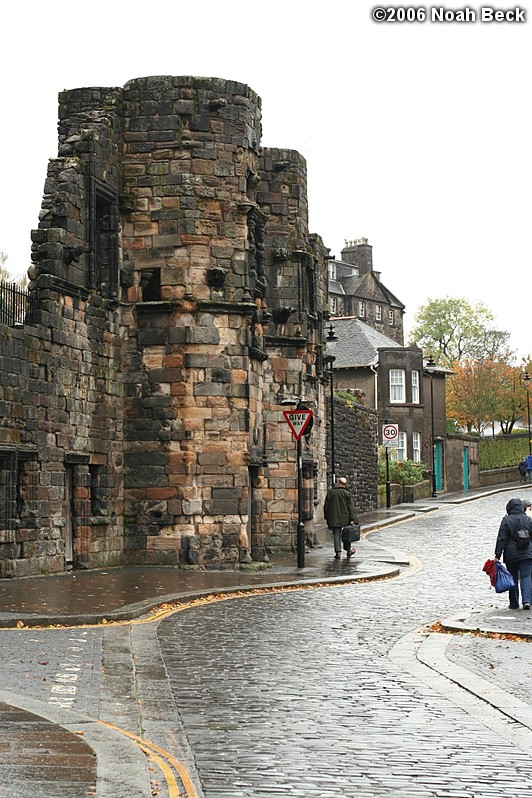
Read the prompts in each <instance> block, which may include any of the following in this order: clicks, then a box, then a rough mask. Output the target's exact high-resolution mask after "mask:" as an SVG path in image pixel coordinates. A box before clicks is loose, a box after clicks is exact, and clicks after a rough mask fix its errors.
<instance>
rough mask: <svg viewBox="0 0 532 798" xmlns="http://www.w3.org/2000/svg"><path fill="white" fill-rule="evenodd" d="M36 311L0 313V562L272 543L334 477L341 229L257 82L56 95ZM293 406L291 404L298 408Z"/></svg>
mask: <svg viewBox="0 0 532 798" xmlns="http://www.w3.org/2000/svg"><path fill="white" fill-rule="evenodd" d="M58 131H59V148H58V155H57V157H56V158H53V159H52V160H51V161H50V162H49V167H48V173H47V178H46V182H45V186H44V197H43V202H42V209H41V212H40V216H39V223H38V228H37V229H36V230H34V231H33V232H32V242H33V244H32V266H31V268H30V271H29V278H30V283H29V291H28V303H27V307H26V309H25V315H24V317H23V318H20V317H15V316H12V317H11V318H9V313H7V312H6V313H3V314H2V316H1V317H0V321H1V323H0V342H1V347H0V366H1V377H0V381H1V385H0V576H23V575H27V574H34V573H51V572H58V571H62V570H65V569H66V568H70V567H87V568H92V567H98V566H109V565H121V564H152V563H153V564H155V563H156V564H179V565H182V566H187V565H188V566H197V565H199V566H204V567H208V566H217V567H221V566H222V567H223V566H226V567H235V566H236V565H237V564H238V563H240V562H243V561H249V559H250V558H252V559H253V560H254V561H256V562H264V563H267V560H268V553H271V552H275V551H278V550H286V549H290V548H293V547H294V543H295V533H296V527H297V518H298V515H297V496H296V492H297V491H296V487H297V485H296V465H295V463H296V445H295V441H294V439H293V437H292V435H291V433H290V430H289V428H288V425H287V424H286V423H285V421H284V418H283V415H282V410H283V407H282V406H281V401H282V400H283V398H290V397H296V396H298V397H303V398H304V399H305V400H307V401H309V402H312V404H311V405H309V406H310V407H312V408H313V410H314V414H315V417H314V426H313V429H312V431H311V433H310V435H309V436H308V437H307V438H305V440H304V443H303V445H302V465H303V468H302V474H303V499H304V501H303V517H304V520H305V525H306V531H307V534H308V536H309V537H311V536H312V517H313V512H314V508H315V505H316V504H317V503H318V502H319V503H321V501H322V498H323V492H324V489H325V485H326V463H325V427H326V423H325V416H326V413H325V396H326V392H327V385H328V378H327V373H326V369H325V367H324V339H325V329H324V328H325V321H326V319H327V301H328V297H327V258H328V250H327V249H326V248H325V247H324V245H323V242H322V241H321V239H320V238H319V237H318V236H315V235H309V232H308V221H307V220H308V213H307V187H306V164H305V160H304V159H303V157H302V156H301V155H300V154H299V153H297V152H294V151H292V150H283V149H269V148H264V149H261V146H260V138H261V101H260V99H259V97H257V95H256V94H254V92H253V91H251V89H250V88H248V87H247V86H245V85H242V84H239V83H235V82H231V81H226V80H219V79H210V78H195V77H166V76H165V77H148V78H140V79H137V80H132V81H130V82H128V83H127V84H126V85H125V86H124V87H123V88H82V89H75V90H72V91H65V92H62V93H61V94H60V96H59V125H58ZM284 409H286V408H284Z"/></svg>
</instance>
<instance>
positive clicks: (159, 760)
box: [98, 720, 198, 798]
mask: <svg viewBox="0 0 532 798" xmlns="http://www.w3.org/2000/svg"><path fill="white" fill-rule="evenodd" d="M98 723H101V725H102V726H106V727H107V728H108V729H113V731H117V732H120V734H124V735H125V736H126V737H129V739H130V740H133V742H134V743H135V744H136V745H137V746H138V747H139V748H140V750H141V751H142V753H143V754H145V755H146V757H147V758H148V760H151V761H153V762H154V763H155V764H156V765H157V767H158V768H159V769H160V770H161V772H162V774H163V775H164V777H165V779H166V783H167V785H168V795H169V798H179V796H180V795H181V791H180V788H179V785H178V783H177V778H176V773H177V777H178V778H179V780H180V782H181V784H182V785H183V788H184V790H185V794H186V798H198V793H197V790H196V788H195V787H194V784H193V782H192V779H191V778H190V775H189V773H188V770H187V769H186V767H185V766H184V765H183V764H181V762H180V761H179V759H176V757H175V756H172V754H170V753H168V751H165V750H164V748H160V747H159V746H158V745H154V744H153V743H150V742H148V741H147V740H144V739H143V738H142V737H139V736H138V735H136V734H132V733H131V732H128V731H126V730H125V729H121V728H120V727H119V726H114V725H113V724H112V723H106V722H105V721H103V720H100V721H98Z"/></svg>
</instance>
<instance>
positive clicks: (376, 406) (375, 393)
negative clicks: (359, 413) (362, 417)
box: [370, 366, 379, 418]
mask: <svg viewBox="0 0 532 798" xmlns="http://www.w3.org/2000/svg"><path fill="white" fill-rule="evenodd" d="M370 369H371V371H372V372H373V377H374V382H375V387H374V389H373V392H374V397H375V410H376V411H377V418H378V417H379V399H378V396H377V384H378V383H377V369H376V368H375V366H370Z"/></svg>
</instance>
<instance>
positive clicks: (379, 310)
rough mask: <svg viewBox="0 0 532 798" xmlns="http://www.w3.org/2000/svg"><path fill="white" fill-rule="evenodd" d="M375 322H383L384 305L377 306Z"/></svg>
mask: <svg viewBox="0 0 532 798" xmlns="http://www.w3.org/2000/svg"><path fill="white" fill-rule="evenodd" d="M375 321H382V305H375Z"/></svg>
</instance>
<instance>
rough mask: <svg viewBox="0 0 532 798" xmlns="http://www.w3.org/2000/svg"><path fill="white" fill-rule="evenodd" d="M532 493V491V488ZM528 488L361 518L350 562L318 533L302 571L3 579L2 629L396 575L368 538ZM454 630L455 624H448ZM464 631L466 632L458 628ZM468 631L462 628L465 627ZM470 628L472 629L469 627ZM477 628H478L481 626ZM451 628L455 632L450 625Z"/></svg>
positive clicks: (278, 561)
mask: <svg viewBox="0 0 532 798" xmlns="http://www.w3.org/2000/svg"><path fill="white" fill-rule="evenodd" d="M531 488H532V486H531ZM531 488H527V486H524V485H522V484H520V483H518V482H516V483H512V484H510V485H501V486H494V487H492V488H489V489H480V490H474V491H468V492H462V493H453V494H441V495H439V496H437V497H434V498H433V497H430V498H427V499H424V500H420V501H417V502H415V503H412V504H401V505H397V506H395V507H393V508H390V509H389V510H387V509H381V510H375V511H374V512H371V513H365V514H363V515H362V516H361V519H360V520H361V526H362V539H361V541H360V542H359V543H357V544H356V555H355V556H353V557H352V558H351V559H350V560H347V559H346V558H345V557H342V559H341V560H339V561H338V560H334V559H333V556H332V555H333V552H332V545H331V543H332V541H331V535H330V533H329V531H328V530H327V528H326V527H325V525H324V524H322V525H321V526H320V525H318V526H317V527H316V532H317V536H318V538H319V540H320V542H321V543H322V548H313V549H310V550H309V549H307V550H306V554H305V567H304V568H298V567H297V555H296V553H295V552H294V553H288V554H283V555H276V556H275V557H272V563H271V567H268V568H265V569H264V570H256V569H255V568H254V567H253V566H250V567H249V569H246V570H207V571H203V570H183V569H179V568H175V567H172V566H144V567H143V566H130V567H116V568H100V569H95V570H88V571H71V572H67V573H61V574H55V575H53V576H35V577H22V578H19V579H12V580H11V579H2V580H0V608H1V609H0V627H4V628H8V627H14V626H17V625H19V626H20V625H24V626H50V625H65V626H66V625H73V626H75V625H82V624H98V623H101V622H102V620H104V619H105V621H106V622H110V621H126V620H132V619H134V618H139V617H141V616H143V615H145V614H146V613H148V612H149V611H150V610H151V609H153V608H154V607H156V606H158V605H160V604H164V603H169V602H179V601H190V600H192V599H194V598H199V597H201V596H205V595H210V594H215V593H225V592H228V591H232V590H235V589H236V590H239V591H243V590H256V589H257V588H269V587H274V586H277V587H280V586H282V585H311V584H317V583H325V582H327V583H336V582H342V581H345V582H352V581H357V580H360V579H364V580H367V579H380V578H383V577H389V576H394V575H396V574H398V573H399V570H400V569H401V567H403V568H404V567H407V566H408V564H409V561H408V557H407V555H406V554H405V553H404V552H402V551H395V550H390V549H388V548H387V547H385V546H383V545H380V544H377V543H374V542H373V541H372V538H371V535H370V534H369V533H371V532H372V531H375V530H377V529H382V528H383V527H385V526H388V525H390V524H395V523H398V522H400V521H404V520H406V519H408V518H412V517H413V516H414V515H416V514H420V513H428V512H433V511H436V510H437V509H438V507H439V506H442V505H448V504H460V503H463V502H469V501H474V500H475V499H478V498H481V497H483V496H487V495H490V494H493V493H501V492H505V491H512V492H516V491H518V492H520V493H523V494H524V495H526V492H527V491H528V490H530V489H531ZM524 615H525V616H526V617H523V616H520V615H519V614H517V617H516V613H513V617H512V618H511V619H510V617H509V618H508V619H504V617H501V616H502V612H501V610H494V611H493V613H487V614H486V613H484V614H483V616H482V618H477V617H476V616H475V617H473V618H472V619H471V620H469V621H468V619H458V620H457V621H456V623H457V624H458V626H456V629H457V630H458V629H465V628H471V629H477V628H482V629H483V630H485V631H498V632H501V631H509V630H510V629H511V633H512V634H519V633H521V632H523V633H526V632H528V630H529V629H530V624H529V623H526V621H527V619H528V613H525V614H524ZM449 623H450V624H452V621H451V620H450V621H449ZM460 624H462V626H460ZM464 624H465V625H464ZM468 624H469V625H468ZM479 624H480V625H479ZM449 628H452V627H451V626H450V627H449ZM453 628H454V627H453Z"/></svg>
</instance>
